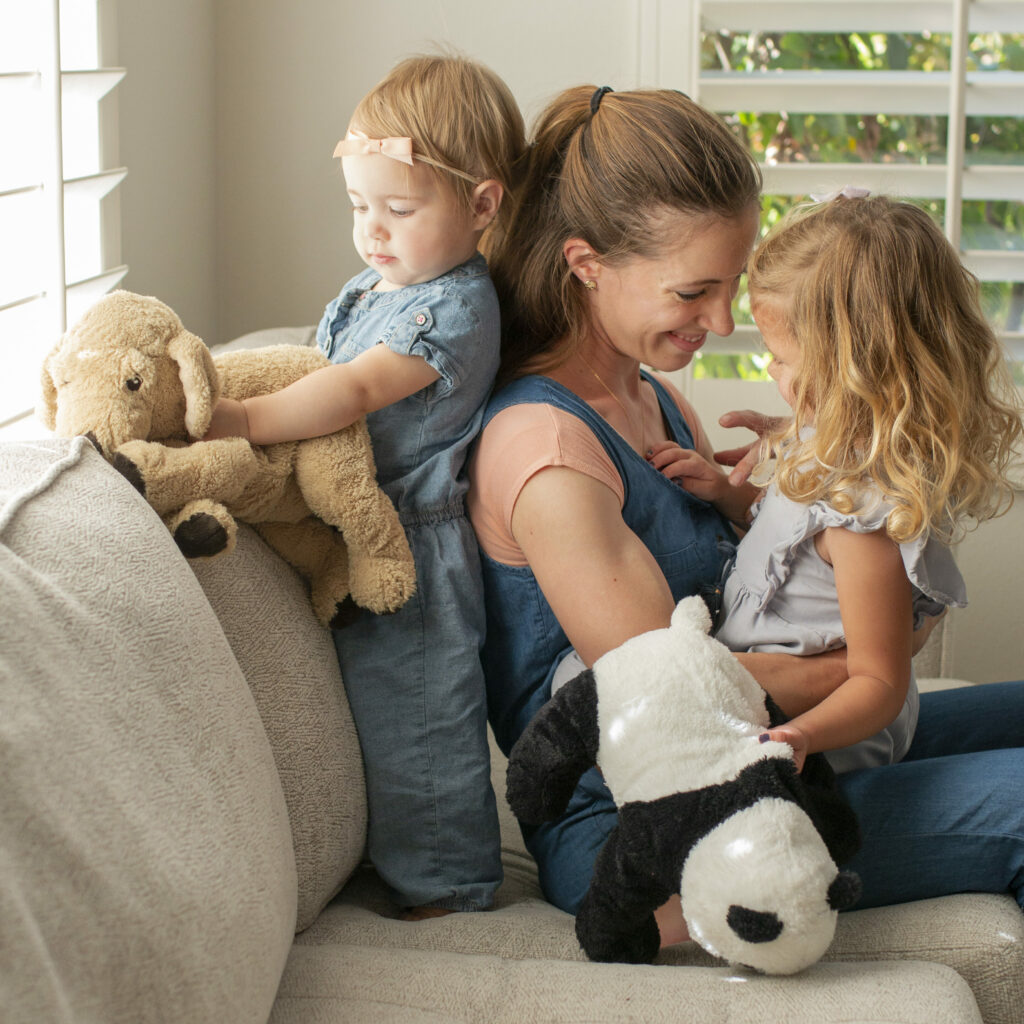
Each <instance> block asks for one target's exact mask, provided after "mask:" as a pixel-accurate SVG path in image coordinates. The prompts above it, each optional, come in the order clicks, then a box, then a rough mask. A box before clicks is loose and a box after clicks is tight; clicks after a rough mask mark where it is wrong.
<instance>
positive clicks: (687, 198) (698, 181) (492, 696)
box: [470, 87, 1024, 944]
mask: <svg viewBox="0 0 1024 1024" xmlns="http://www.w3.org/2000/svg"><path fill="white" fill-rule="evenodd" d="M759 189H760V175H759V173H758V170H757V167H756V164H755V163H754V162H753V160H752V159H751V157H750V156H749V154H747V153H746V152H745V151H744V149H743V148H742V147H741V146H740V144H739V143H738V142H737V141H736V140H735V138H734V137H733V136H732V135H731V133H730V132H729V131H728V129H727V128H726V127H725V126H724V125H723V124H722V123H721V122H720V121H719V120H718V119H717V118H716V117H714V116H713V115H711V114H709V113H708V112H706V111H704V110H703V109H702V108H701V107H699V106H697V105H696V104H694V103H692V102H691V101H690V100H689V99H687V98H686V97H685V96H683V95H682V94H680V93H677V92H672V91H667V90H665V91H638V92H625V93H612V92H611V91H610V90H607V89H598V90H596V91H594V90H592V89H591V88H587V87H584V88H578V89H573V90H568V91H567V92H565V93H563V94H562V95H561V96H559V97H558V98H557V99H556V100H555V101H554V102H553V103H552V104H551V105H550V106H549V108H548V109H547V110H546V111H545V113H544V114H543V115H542V116H541V119H540V121H539V122H538V126H537V129H536V132H535V138H534V144H533V147H532V148H531V151H530V160H529V164H528V166H527V168H526V171H525V178H524V181H523V184H522V185H521V187H520V189H519V190H518V193H517V194H516V195H514V196H513V201H514V204H515V205H514V216H513V219H512V222H511V224H510V226H509V228H508V231H507V233H506V234H505V235H504V236H503V237H501V238H499V239H496V240H495V241H494V242H493V244H492V249H491V251H490V252H489V253H488V258H489V261H490V265H491V270H492V275H493V278H494V281H495V284H496V286H497V287H498V291H499V296H500V298H501V300H502V317H503V354H502V370H501V375H500V378H499V380H500V381H501V382H502V383H503V384H504V386H503V387H501V389H500V390H499V391H498V392H497V393H496V394H495V395H494V396H493V398H492V400H491V402H490V405H489V407H488V410H487V414H486V417H485V426H484V429H483V432H482V434H481V436H480V440H479V444H478V447H477V450H476V452H475V455H474V457H473V460H472V462H471V466H470V473H471V477H472V484H473V486H472V488H471V490H470V515H471V519H472V521H473V525H474V527H475V528H476V531H477V536H478V539H479V541H480V545H481V548H482V551H483V555H484V558H483V562H484V580H485V593H486V605H487V615H488V629H487V642H486V645H485V649H484V663H485V672H486V676H487V684H488V701H489V708H490V716H491V723H492V726H493V728H494V732H495V736H496V738H497V740H498V743H499V745H500V746H501V747H502V749H503V750H504V751H505V752H506V753H508V751H509V749H510V748H511V746H512V744H513V743H514V742H515V740H516V739H517V737H518V736H519V734H520V733H521V732H522V730H523V729H524V728H525V726H526V724H527V722H528V721H529V720H530V719H531V718H532V716H533V715H534V714H535V713H536V711H537V710H538V709H539V708H540V706H541V705H542V704H543V703H544V702H545V701H546V700H548V699H549V697H550V693H551V686H552V681H553V679H554V678H555V677H556V676H557V677H558V678H559V679H563V678H571V676H572V675H574V674H575V672H576V671H577V670H578V668H579V665H580V659H581V660H582V663H583V664H586V665H591V664H593V662H594V661H595V660H596V659H597V658H598V657H600V656H601V655H602V654H603V653H605V652H606V651H608V650H611V649H612V648H614V647H617V646H618V645H619V644H621V643H622V642H624V641H625V640H626V639H628V638H630V637H632V636H635V635H637V634H639V633H642V632H646V631H648V630H651V629H657V628H662V627H664V626H667V625H668V622H669V617H670V614H671V611H672V609H673V607H674V605H675V603H676V602H677V601H678V600H679V599H681V598H682V597H684V596H686V595H688V594H693V593H697V592H699V591H700V590H701V589H702V588H703V587H705V586H706V585H708V584H712V583H714V582H715V581H716V580H717V579H718V578H719V574H720V569H721V559H722V556H721V554H720V552H719V544H720V542H722V541H727V540H732V539H733V538H734V534H733V532H732V528H731V524H730V522H729V521H728V520H729V519H733V520H736V521H740V520H741V519H742V517H743V516H744V515H745V512H746V509H747V507H748V505H749V503H750V500H751V497H752V493H753V492H752V489H751V488H750V487H749V485H744V486H742V487H738V488H737V489H736V492H735V507H731V506H729V507H726V508H724V513H725V514H724V515H723V514H721V513H720V512H719V511H716V509H715V508H714V507H712V506H711V505H709V504H707V503H705V502H703V501H701V500H699V499H697V498H695V497H693V496H692V495H690V494H689V493H687V492H686V491H685V490H684V489H683V488H682V487H679V486H678V485H677V484H675V483H673V482H672V481H669V480H668V479H666V478H665V477H664V476H663V475H662V474H661V473H660V472H659V471H658V470H657V469H656V468H655V467H654V466H653V465H651V464H650V463H649V462H648V461H647V459H646V457H645V456H646V454H647V452H648V451H649V450H650V449H651V448H652V447H653V446H655V445H656V444H657V443H658V442H664V441H666V440H673V441H674V442H675V443H677V444H678V445H680V446H681V447H684V448H686V447H689V448H693V449H695V450H697V451H698V452H700V453H701V454H703V455H704V456H705V457H708V458H710V457H711V450H710V445H709V443H708V440H707V437H706V436H705V434H704V432H703V430H702V428H701V425H700V422H699V420H698V419H697V416H696V415H695V413H694V411H693V409H692V408H691V407H690V406H689V405H688V403H686V402H685V400H684V399H683V398H682V397H681V396H680V395H679V394H678V392H676V391H674V389H672V388H671V387H669V386H667V385H666V384H665V383H664V382H662V381H660V380H659V379H658V378H656V377H654V376H652V375H649V374H648V373H646V372H644V371H641V369H640V367H641V364H644V365H648V366H651V367H653V368H654V369H656V370H660V371H666V372H668V371H673V370H678V369H680V368H682V367H684V366H686V365H687V364H688V363H689V362H690V360H691V359H692V358H693V355H694V353H696V352H697V351H698V350H699V349H700V348H701V347H702V346H703V344H704V342H705V340H706V338H707V334H708V332H709V331H711V332H713V333H714V334H717V335H728V334H730V333H731V332H732V330H733V326H734V325H733V320H732V314H731V305H732V301H733V299H734V297H735V295H736V290H737V287H738V284H739V279H740V276H741V274H742V273H743V271H744V267H745V264H746V260H747V256H748V254H749V252H750V249H751V246H752V244H753V242H754V239H755V236H756V234H757V226H758V213H759V206H758V193H759ZM720 507H721V503H720ZM920 642H923V638H920V639H919V643H920ZM577 655H578V657H577ZM739 657H740V658H741V660H743V662H744V663H745V664H746V665H747V667H748V668H749V669H750V670H751V671H752V672H753V674H754V675H755V677H756V678H757V679H758V680H759V682H761V684H762V685H763V686H764V687H765V689H766V690H767V691H768V692H769V693H770V694H771V695H772V697H774V699H775V700H776V701H777V703H778V704H779V705H780V706H781V707H782V708H783V710H784V711H786V712H787V713H788V714H790V715H796V714H799V713H800V712H802V711H805V710H807V709H808V708H810V707H813V706H814V705H815V704H817V703H818V702H819V701H820V700H821V699H822V698H823V697H825V696H826V695H827V694H828V693H830V692H831V691H832V690H833V689H835V688H836V687H838V686H839V685H840V684H841V683H842V682H843V681H844V680H845V679H846V677H847V672H846V663H845V654H844V652H842V651H836V652H831V653H829V654H823V655H817V656H814V657H808V658H794V657H791V656H789V655H780V654H746V655H739ZM563 660H564V663H563ZM560 666H561V672H559V669H560ZM1022 742H1024V684H1003V685H1002V686H982V687H974V688H968V689H965V690H954V691H947V692H943V693H938V694H926V695H924V697H923V698H922V702H921V715H920V720H919V726H918V740H917V741H915V747H914V750H913V751H912V753H913V757H914V760H906V761H904V762H901V763H900V764H896V765H888V766H885V767H881V768H871V769H865V770H862V771H858V772H851V773H849V774H847V775H845V776H843V777H841V778H842V785H843V789H844V791H845V793H846V795H847V797H848V798H849V800H850V801H851V803H852V804H853V806H854V809H855V810H856V812H857V814H858V816H859V818H860V821H861V825H862V831H863V835H864V844H863V848H862V850H861V852H860V854H859V855H858V856H857V858H856V861H855V863H852V864H851V865H850V866H851V867H853V868H854V869H855V870H857V871H858V872H859V873H860V875H861V878H862V881H863V884H864V896H863V899H862V901H861V903H860V904H859V906H870V905H877V904H882V903H892V902H901V901H904V900H912V899H920V898H925V897H929V896H937V895H942V894H945V893H951V892H958V891H966V890H984V891H991V892H1005V891H1007V890H1010V891H1012V892H1013V893H1014V895H1015V896H1016V898H1017V900H1018V902H1022V901H1024V809H1022V805H1021V802H1020V800H1019V798H1018V797H1016V796H1014V793H1015V792H1016V791H1017V790H1018V788H1019V787H1020V785H1021V784H1022V783H1024V751H1022V749H1021V746H1020V745H1021V743H1022ZM979 751H980V753H977V752H979ZM953 755H955V756H953ZM616 820H617V815H616V808H615V805H614V802H613V801H612V798H611V795H610V793H609V792H608V790H607V788H606V787H605V786H604V784H603V782H602V780H601V777H600V774H599V773H598V772H597V771H596V770H594V769H592V770H591V771H589V772H588V773H587V774H586V775H584V777H583V779H582V780H581V782H580V784H579V787H578V788H577V790H576V793H575V794H574V796H573V798H572V800H571V802H570V805H569V808H568V809H567V811H566V813H565V814H564V815H563V816H562V818H561V819H559V820H558V821H556V822H554V823H550V824H547V825H544V826H541V827H539V828H532V829H525V830H524V835H525V839H526V843H527V846H528V848H529V849H530V851H531V853H532V854H533V856H534V858H535V859H536V861H537V863H538V867H539V871H540V878H541V884H542V886H543V889H544V892H545V894H546V896H547V898H548V899H549V900H550V901H551V902H552V903H554V904H556V905H557V906H559V907H561V908H563V909H565V910H567V911H569V912H575V910H576V908H577V906H578V904H579V902H580V900H581V899H582V897H583V894H584V893H585V892H586V889H587V886H588V884H589V881H590V876H591V872H592V868H593V863H594V859H595V857H596V855H597V852H598V851H599V850H600V848H601V847H602V846H603V844H604V842H605V839H606V838H607V836H608V834H609V832H610V831H611V829H612V828H613V827H614V826H615V824H616ZM658 923H659V927H660V928H661V932H662V942H663V944H669V943H672V942H677V941H680V940H682V939H684V938H686V931H685V926H684V924H683V922H682V918H681V914H680V911H679V904H678V901H677V900H673V901H672V902H670V903H669V904H666V906H665V907H663V908H661V911H660V912H659V915H658Z"/></svg>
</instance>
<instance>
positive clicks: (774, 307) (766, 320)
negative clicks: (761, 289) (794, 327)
mask: <svg viewBox="0 0 1024 1024" xmlns="http://www.w3.org/2000/svg"><path fill="white" fill-rule="evenodd" d="M750 311H751V313H752V314H753V316H754V322H755V323H756V324H757V329H758V330H759V331H760V332H761V337H762V338H763V339H764V347H765V348H766V349H767V350H768V352H769V353H770V354H771V357H772V361H771V362H770V363H769V364H768V375H769V376H770V377H771V378H772V380H774V381H775V383H776V384H777V385H778V387H779V394H780V395H782V397H783V399H784V400H785V402H786V404H787V405H788V406H789V407H790V408H792V407H793V400H794V388H793V382H794V380H795V379H796V375H797V372H798V371H799V369H800V346H799V345H798V344H797V343H796V340H795V339H794V338H793V335H792V333H791V332H790V329H789V325H788V324H787V320H786V310H785V307H784V306H783V304H782V303H781V302H779V301H778V300H777V299H771V298H767V297H766V298H762V299H757V298H754V299H752V301H751V303H750Z"/></svg>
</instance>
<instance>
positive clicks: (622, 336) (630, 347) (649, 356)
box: [577, 205, 759, 372]
mask: <svg viewBox="0 0 1024 1024" xmlns="http://www.w3.org/2000/svg"><path fill="white" fill-rule="evenodd" d="M758 214H759V211H758V208H757V206H755V205H752V206H751V207H750V209H749V210H748V211H747V212H746V213H744V214H742V215H741V216H739V217H736V218H734V219H731V220H723V219H721V218H700V219H695V218H693V217H692V216H687V215H685V214H680V213H670V214H666V215H664V216H663V217H661V218H659V219H658V220H657V221H656V222H655V224H654V227H655V228H656V229H657V230H658V231H659V233H662V232H664V233H665V236H666V237H668V238H673V237H676V238H678V242H677V243H674V244H670V245H669V246H668V247H667V249H666V251H665V254H664V255H662V256H658V257H655V258H653V259H645V258H640V257H634V258H632V259H629V260H627V261H626V262H624V263H619V264H614V265H610V264H599V263H597V264H591V263H586V262H584V263H583V264H578V265H577V267H578V269H577V273H578V274H579V276H580V277H581V278H583V279H584V280H587V279H590V278H593V279H595V281H596V284H597V288H596V289H595V290H594V291H591V292H589V293H588V299H589V301H590V312H591V317H592V320H591V322H592V324H593V326H594V330H595V333H596V334H597V335H598V337H599V338H600V339H603V340H604V341H606V342H607V343H608V344H610V345H611V347H612V348H614V349H615V350H616V351H618V352H620V353H622V354H624V355H628V356H630V357H631V358H633V359H637V360H639V361H640V362H642V363H645V364H647V365H648V366H652V367H654V369H656V370H662V371H666V372H670V371H672V370H678V369H681V368H682V367H684V366H686V365H688V364H689V362H690V361H691V360H692V359H693V357H694V354H695V353H697V352H698V351H700V349H701V348H702V347H703V345H704V342H705V341H706V340H707V336H708V332H711V333H713V334H717V335H719V336H721V337H724V336H726V335H728V334H731V333H732V331H733V327H734V326H735V324H734V323H733V318H732V303H733V300H734V299H735V298H736V291H737V289H738V288H739V282H740V276H741V275H742V273H743V270H744V267H745V266H746V262H747V257H748V255H749V254H750V249H751V247H752V246H753V243H754V238H755V236H756V234H757V226H758Z"/></svg>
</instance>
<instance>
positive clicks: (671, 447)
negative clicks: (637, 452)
mask: <svg viewBox="0 0 1024 1024" xmlns="http://www.w3.org/2000/svg"><path fill="white" fill-rule="evenodd" d="M647 461H648V462H649V463H650V464H651V465H652V466H654V468H655V469H657V470H658V471H659V472H660V473H662V474H663V475H664V476H666V477H668V479H669V480H674V481H675V482H676V483H677V484H679V486H680V487H682V488H684V489H685V490H687V491H689V492H690V494H692V495H694V496H695V497H698V498H700V499H702V500H703V501H707V502H713V501H717V500H718V499H719V498H720V497H721V496H722V494H723V492H724V491H725V490H726V489H727V488H728V483H727V482H726V478H725V476H724V475H723V474H722V471H721V470H720V469H719V468H718V467H717V466H713V465H711V463H710V462H708V461H707V459H705V458H704V456H703V455H700V454H699V453H698V452H695V451H693V449H691V448H680V447H679V445H677V444H676V443H675V442H674V441H659V442H658V443H657V444H656V445H654V446H653V447H652V448H651V450H650V451H649V452H648V453H647Z"/></svg>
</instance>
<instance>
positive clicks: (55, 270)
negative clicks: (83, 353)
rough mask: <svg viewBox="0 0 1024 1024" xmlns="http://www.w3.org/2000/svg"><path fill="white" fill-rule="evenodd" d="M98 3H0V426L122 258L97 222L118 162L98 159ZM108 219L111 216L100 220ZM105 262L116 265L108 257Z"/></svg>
mask: <svg viewBox="0 0 1024 1024" xmlns="http://www.w3.org/2000/svg"><path fill="white" fill-rule="evenodd" d="M99 54H100V46H99V29H98V25H97V3H96V0H29V2H28V3H26V2H25V0H0V140H2V141H0V430H2V431H3V433H4V436H11V435H15V434H17V433H18V432H19V428H20V432H27V433H28V434H33V433H35V434H38V433H39V428H38V425H36V424H35V423H34V421H33V420H31V419H30V415H31V411H32V407H33V405H34V403H35V400H36V394H37V391H38V387H39V385H38V381H39V368H40V365H41V363H42V360H43V358H44V356H45V355H46V353H47V352H48V351H49V350H50V348H51V347H52V346H53V345H54V344H55V342H56V341H57V339H58V337H59V336H60V334H61V333H62V332H63V331H64V329H65V328H66V326H67V324H68V323H71V322H74V320H75V319H77V318H78V316H80V315H81V313H82V312H83V311H84V310H85V309H86V308H87V307H88V306H89V305H91V304H92V303H93V302H94V301H95V300H96V299H98V298H99V297H100V296H101V295H103V294H104V293H105V292H107V291H108V290H109V289H110V288H112V287H114V286H115V285H116V284H117V283H118V282H119V281H120V280H121V279H122V278H123V277H124V275H125V273H126V271H127V267H124V266H120V265H116V264H117V261H116V260H109V258H108V255H107V254H108V253H109V252H112V251H113V252H115V254H116V250H117V247H116V246H115V245H113V244H111V243H112V241H113V240H112V239H111V238H110V237H108V236H109V232H107V231H105V229H104V221H105V212H108V209H109V208H108V207H105V200H106V199H107V197H108V196H109V195H110V194H111V193H112V192H113V191H114V190H115V189H116V188H117V186H118V185H119V184H120V183H121V181H122V179H123V178H124V176H125V174H126V171H125V169H124V168H108V167H106V166H104V154H103V147H102V144H101V118H102V115H103V110H102V102H101V101H102V100H103V98H104V97H105V96H106V95H107V94H108V93H109V92H110V91H111V90H112V89H113V88H114V87H115V86H116V85H117V84H118V82H119V81H120V80H121V78H122V77H123V75H124V71H123V69H120V68H104V67H101V66H100V61H99ZM107 219H109V218H107ZM111 263H113V264H114V265H111Z"/></svg>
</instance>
